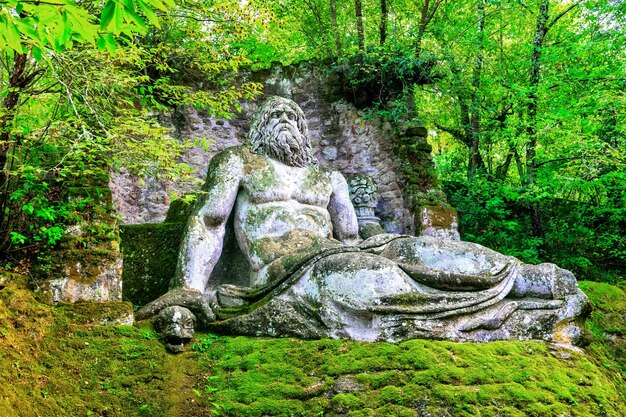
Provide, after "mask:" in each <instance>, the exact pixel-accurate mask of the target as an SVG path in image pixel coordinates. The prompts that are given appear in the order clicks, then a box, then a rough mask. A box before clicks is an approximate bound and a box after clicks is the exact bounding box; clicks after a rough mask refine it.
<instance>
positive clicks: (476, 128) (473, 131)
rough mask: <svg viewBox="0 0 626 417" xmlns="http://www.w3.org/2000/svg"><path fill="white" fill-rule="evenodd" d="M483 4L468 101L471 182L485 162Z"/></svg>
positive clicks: (479, 12) (468, 176) (480, 12)
mask: <svg viewBox="0 0 626 417" xmlns="http://www.w3.org/2000/svg"><path fill="white" fill-rule="evenodd" d="M484 38H485V3H484V0H479V1H478V28H477V31H476V51H477V56H476V58H475V61H474V68H473V70H472V96H471V101H470V103H471V104H470V109H469V110H470V116H469V119H470V120H469V131H468V134H469V136H470V146H469V151H470V155H469V163H468V165H467V179H468V180H470V181H471V180H472V178H473V177H474V176H476V175H477V174H479V173H480V171H483V172H485V162H484V160H483V158H482V156H481V154H480V111H479V110H480V98H479V94H478V90H479V89H480V81H481V76H482V70H483V63H484V61H485V58H484V57H483V52H484V49H485V42H484Z"/></svg>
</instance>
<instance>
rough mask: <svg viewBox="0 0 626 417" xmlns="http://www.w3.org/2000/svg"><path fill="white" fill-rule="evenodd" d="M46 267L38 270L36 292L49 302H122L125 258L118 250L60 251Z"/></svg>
mask: <svg viewBox="0 0 626 417" xmlns="http://www.w3.org/2000/svg"><path fill="white" fill-rule="evenodd" d="M55 255H56V260H55V261H54V262H50V263H48V265H47V268H45V269H44V268H38V269H37V270H36V279H35V282H36V285H37V291H38V293H39V294H40V295H41V297H42V299H43V300H45V301H47V302H50V303H58V302H64V303H74V302H77V301H100V302H106V301H119V300H121V299H122V279H121V277H122V257H121V254H120V253H119V250H101V249H94V250H66V251H59V252H58V253H56V254H55Z"/></svg>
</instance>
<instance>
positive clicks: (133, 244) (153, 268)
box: [120, 223, 185, 305]
mask: <svg viewBox="0 0 626 417" xmlns="http://www.w3.org/2000/svg"><path fill="white" fill-rule="evenodd" d="M184 228H185V224H183V223H156V224H137V225H126V226H120V232H121V237H122V242H121V250H122V254H123V256H124V270H123V273H122V281H123V286H122V291H123V293H122V295H123V297H124V299H125V300H129V301H130V302H132V303H133V304H139V305H143V304H146V303H148V302H150V301H152V300H154V299H156V298H158V297H159V296H160V295H162V294H165V293H166V292H167V289H168V287H169V283H170V280H171V279H172V277H173V276H174V273H175V271H176V263H177V262H178V249H179V247H180V242H181V239H182V236H183V232H184Z"/></svg>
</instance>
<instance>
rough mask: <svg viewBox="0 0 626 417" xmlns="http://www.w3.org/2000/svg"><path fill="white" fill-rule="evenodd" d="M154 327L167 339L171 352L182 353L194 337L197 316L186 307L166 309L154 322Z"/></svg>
mask: <svg viewBox="0 0 626 417" xmlns="http://www.w3.org/2000/svg"><path fill="white" fill-rule="evenodd" d="M154 327H155V329H156V330H157V331H159V332H161V334H162V335H163V337H164V338H165V343H166V344H167V349H168V350H169V351H170V352H172V353H181V352H183V351H184V350H185V343H187V342H189V341H190V340H191V338H192V337H193V335H194V332H195V327H196V316H194V314H193V313H192V312H191V311H189V310H188V309H186V308H185V307H180V306H171V307H166V308H164V309H163V310H161V311H160V312H159V314H158V316H157V317H156V319H155V320H154Z"/></svg>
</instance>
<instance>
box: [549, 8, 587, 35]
mask: <svg viewBox="0 0 626 417" xmlns="http://www.w3.org/2000/svg"><path fill="white" fill-rule="evenodd" d="M581 3H582V0H578V1H577V2H575V3H574V4H571V5H570V6H569V7H568V8H567V9H565V10H563V11H562V12H561V13H559V14H558V15H556V16H555V17H554V19H552V21H551V22H550V23H548V24H547V25H546V32H547V31H548V30H550V28H551V27H552V26H554V24H555V23H556V22H558V21H559V19H560V18H562V17H563V16H565V15H566V14H567V13H569V12H570V11H571V10H572V9H574V8H575V7H577V6H579V5H580V4H581Z"/></svg>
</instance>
